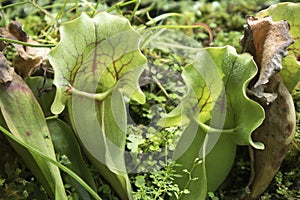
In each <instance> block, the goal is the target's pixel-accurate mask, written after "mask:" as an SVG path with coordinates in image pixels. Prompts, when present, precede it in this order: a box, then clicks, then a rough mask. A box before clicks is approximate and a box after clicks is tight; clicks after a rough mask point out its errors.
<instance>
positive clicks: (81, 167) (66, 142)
mask: <svg viewBox="0 0 300 200" xmlns="http://www.w3.org/2000/svg"><path fill="white" fill-rule="evenodd" d="M47 124H48V127H49V130H50V134H51V138H52V141H53V145H54V149H55V151H56V154H58V155H60V156H66V157H67V158H68V160H69V161H70V162H69V163H68V164H65V165H66V166H67V167H68V168H69V169H70V170H72V171H73V172H75V173H76V174H77V175H78V176H80V177H81V178H82V179H83V180H84V181H86V183H88V184H89V185H90V186H91V187H92V188H93V189H94V190H95V191H97V188H96V184H95V182H94V180H93V177H92V174H91V173H90V171H89V169H88V168H87V166H86V164H85V162H84V160H83V157H82V154H81V151H80V147H79V144H78V142H77V140H76V138H75V135H74V133H73V131H72V129H71V128H70V127H69V126H68V125H67V124H66V123H65V122H63V121H61V120H60V119H57V118H56V119H49V120H47ZM64 180H66V182H67V183H69V184H71V185H72V186H73V187H74V188H75V190H76V193H77V194H78V196H79V197H80V199H85V200H90V199H92V198H91V196H90V194H89V193H88V192H87V191H86V190H85V189H84V188H83V186H82V185H80V184H79V183H78V182H77V181H76V180H75V179H73V178H72V177H70V176H69V175H65V176H64Z"/></svg>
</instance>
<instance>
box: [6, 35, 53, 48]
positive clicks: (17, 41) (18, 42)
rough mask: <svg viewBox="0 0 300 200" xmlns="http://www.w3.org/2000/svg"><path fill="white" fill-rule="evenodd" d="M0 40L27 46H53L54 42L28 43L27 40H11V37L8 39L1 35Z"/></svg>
mask: <svg viewBox="0 0 300 200" xmlns="http://www.w3.org/2000/svg"><path fill="white" fill-rule="evenodd" d="M0 41H4V42H9V43H13V44H20V45H23V46H28V47H38V48H50V47H55V45H54V44H30V43H27V42H21V41H19V40H13V39H8V38H3V37H0Z"/></svg>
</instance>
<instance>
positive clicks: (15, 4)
mask: <svg viewBox="0 0 300 200" xmlns="http://www.w3.org/2000/svg"><path fill="white" fill-rule="evenodd" d="M27 3H29V2H18V3H13V4H8V5H6V6H3V7H0V11H1V10H5V9H8V8H13V7H15V6H20V5H23V4H27Z"/></svg>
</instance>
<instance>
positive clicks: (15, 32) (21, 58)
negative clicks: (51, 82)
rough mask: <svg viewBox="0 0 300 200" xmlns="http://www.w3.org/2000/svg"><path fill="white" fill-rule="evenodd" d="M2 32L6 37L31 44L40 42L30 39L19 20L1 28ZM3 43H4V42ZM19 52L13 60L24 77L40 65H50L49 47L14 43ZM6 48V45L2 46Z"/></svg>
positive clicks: (18, 71)
mask: <svg viewBox="0 0 300 200" xmlns="http://www.w3.org/2000/svg"><path fill="white" fill-rule="evenodd" d="M0 34H1V36H2V37H4V38H8V39H13V40H19V41H22V42H27V43H29V44H39V43H38V42H36V41H34V40H31V39H29V37H28V35H27V34H26V32H25V31H24V30H23V28H22V25H21V24H20V23H19V22H18V21H13V22H11V23H10V24H9V25H8V27H6V28H0ZM2 45H3V43H2ZM12 45H13V46H14V47H15V49H16V51H17V53H18V54H19V55H18V56H16V57H15V58H14V60H13V63H14V68H15V69H16V72H17V73H18V74H20V75H21V76H23V77H27V76H30V75H31V74H32V73H34V72H35V71H36V70H37V69H38V68H39V67H40V66H45V65H46V66H49V62H48V53H49V51H50V49H48V48H34V47H29V46H23V45H20V44H15V43H12ZM0 46H1V45H0ZM2 48H4V47H2Z"/></svg>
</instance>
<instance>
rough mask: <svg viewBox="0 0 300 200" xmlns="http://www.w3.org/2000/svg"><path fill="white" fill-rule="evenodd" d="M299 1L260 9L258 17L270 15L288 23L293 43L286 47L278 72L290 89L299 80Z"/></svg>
mask: <svg viewBox="0 0 300 200" xmlns="http://www.w3.org/2000/svg"><path fill="white" fill-rule="evenodd" d="M299 13H300V3H290V2H284V3H278V4H274V5H272V6H270V7H269V8H267V9H265V10H262V11H260V12H259V13H258V14H257V17H258V18H264V17H266V16H272V18H273V20H274V21H280V20H287V21H288V23H289V24H290V28H291V29H290V33H291V35H292V37H293V38H294V40H295V43H294V44H292V45H291V46H290V47H289V48H288V55H287V56H286V57H285V58H283V60H282V66H283V69H282V70H281V72H280V74H281V76H282V78H283V80H284V83H285V85H286V87H287V88H288V89H289V90H290V91H291V90H292V89H294V88H295V86H296V85H297V83H298V82H299V81H300V64H299V58H300V19H299Z"/></svg>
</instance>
